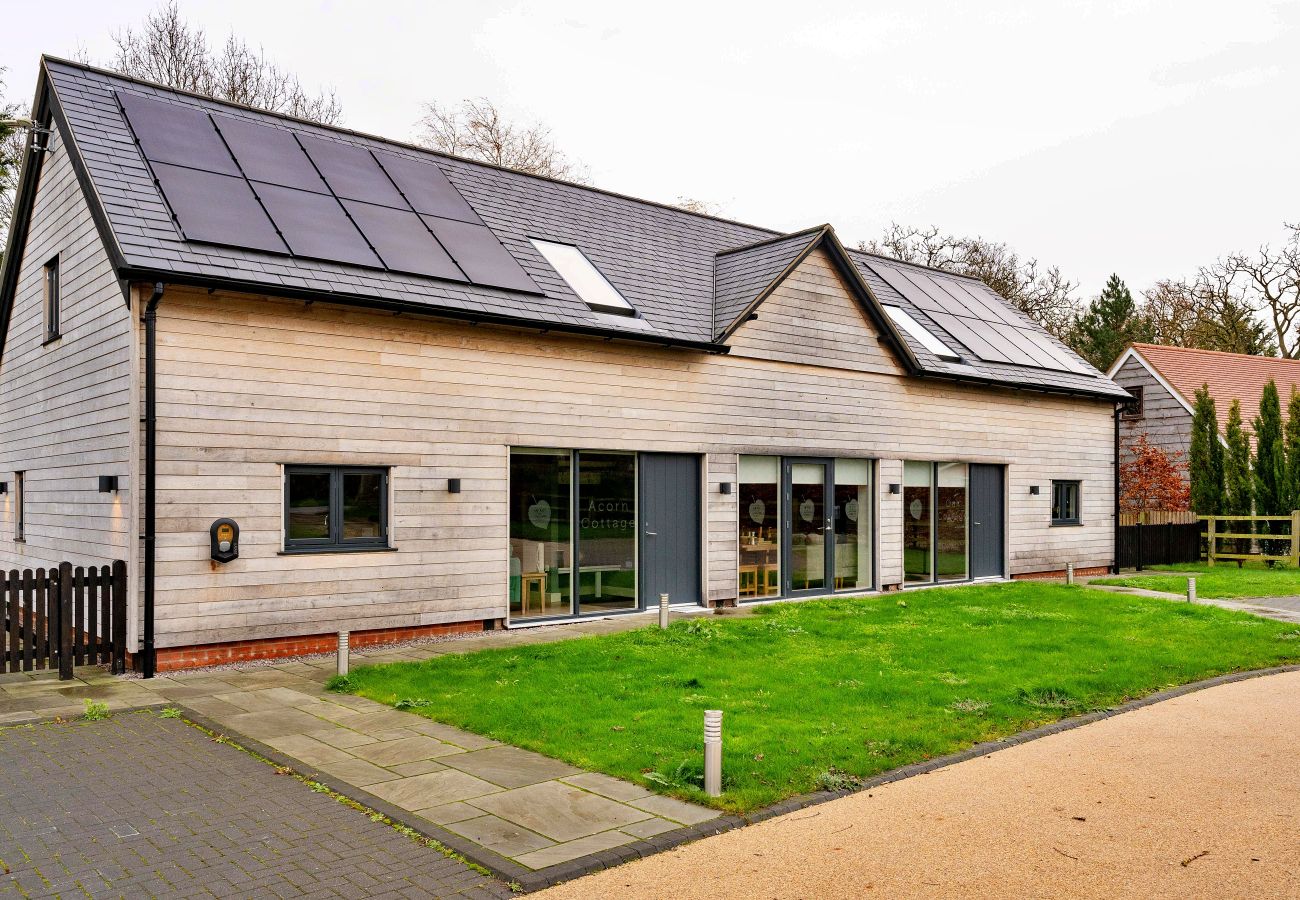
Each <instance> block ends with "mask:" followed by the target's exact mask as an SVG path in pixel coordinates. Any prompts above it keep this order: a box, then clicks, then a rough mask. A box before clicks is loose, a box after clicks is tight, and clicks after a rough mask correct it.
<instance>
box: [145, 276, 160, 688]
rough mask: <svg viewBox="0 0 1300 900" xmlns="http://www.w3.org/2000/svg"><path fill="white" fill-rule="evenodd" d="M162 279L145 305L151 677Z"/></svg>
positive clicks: (148, 668)
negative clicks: (159, 325)
mask: <svg viewBox="0 0 1300 900" xmlns="http://www.w3.org/2000/svg"><path fill="white" fill-rule="evenodd" d="M162 297H163V283H162V282H161V281H159V282H157V283H155V284H154V286H153V296H151V297H150V298H149V303H148V304H147V305H146V306H145V308H144V534H143V535H141V537H142V539H143V540H144V666H143V669H144V673H143V674H144V677H145V678H153V676H154V672H155V671H156V669H157V654H156V653H155V651H154V566H155V563H156V562H157V559H156V557H157V552H156V548H157V542H158V536H157V522H158V505H157V494H156V491H157V481H158V435H157V424H158V411H157V403H156V399H157V398H156V394H157V392H158V353H157V345H158V304H159V303H161V302H162Z"/></svg>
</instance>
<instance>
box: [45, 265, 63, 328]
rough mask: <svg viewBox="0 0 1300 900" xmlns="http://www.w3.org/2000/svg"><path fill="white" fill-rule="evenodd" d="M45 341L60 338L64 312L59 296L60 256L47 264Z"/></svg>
mask: <svg viewBox="0 0 1300 900" xmlns="http://www.w3.org/2000/svg"><path fill="white" fill-rule="evenodd" d="M44 284H45V341H44V342H45V343H47V344H48V343H50V341H56V340H58V339H59V334H60V331H59V328H60V321H59V320H60V317H61V314H62V309H61V299H60V297H59V258H58V257H57V256H56V257H54V258H53V259H51V260H50V261H49V262H47V263H46V264H45V281H44Z"/></svg>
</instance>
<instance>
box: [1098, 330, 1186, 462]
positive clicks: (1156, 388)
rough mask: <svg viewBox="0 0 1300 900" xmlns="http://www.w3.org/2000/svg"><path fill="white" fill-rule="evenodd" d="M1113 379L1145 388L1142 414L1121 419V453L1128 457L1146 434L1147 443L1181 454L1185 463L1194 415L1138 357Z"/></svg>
mask: <svg viewBox="0 0 1300 900" xmlns="http://www.w3.org/2000/svg"><path fill="white" fill-rule="evenodd" d="M1112 380H1113V381H1114V382H1115V383H1116V384H1118V385H1119V386H1120V387H1122V388H1125V389H1131V388H1138V387H1140V388H1142V389H1143V393H1142V415H1141V416H1139V417H1137V418H1128V417H1124V418H1121V419H1120V426H1119V427H1120V443H1121V448H1122V450H1121V453H1122V454H1123V457H1125V458H1127V457H1128V456H1129V455H1130V454H1131V453H1132V446H1133V441H1134V440H1136V439H1137V436H1138V435H1139V434H1145V435H1146V436H1147V441H1148V442H1149V443H1150V444H1151V445H1152V446H1155V447H1159V448H1160V449H1161V450H1164V451H1166V452H1168V453H1177V454H1180V455H1181V456H1182V457H1183V459H1184V461H1185V460H1186V456H1187V448H1188V447H1189V446H1190V445H1191V442H1192V414H1191V413H1190V412H1188V411H1187V407H1186V406H1184V405H1183V403H1182V401H1181V400H1179V399H1178V398H1177V397H1175V396H1174V395H1173V394H1172V393H1170V391H1169V389H1168V388H1166V387H1165V386H1164V385H1163V384H1161V383H1160V380H1159V379H1158V378H1156V377H1155V375H1153V374H1151V370H1150V369H1148V368H1147V367H1146V366H1145V365H1144V364H1143V363H1142V362H1141V361H1140V360H1139V359H1138V358H1137V356H1136V355H1132V356H1130V357H1129V358H1128V360H1127V361H1126V362H1125V363H1124V365H1122V366H1120V367H1119V369H1117V370H1116V372H1115V374H1114V376H1113V377H1112Z"/></svg>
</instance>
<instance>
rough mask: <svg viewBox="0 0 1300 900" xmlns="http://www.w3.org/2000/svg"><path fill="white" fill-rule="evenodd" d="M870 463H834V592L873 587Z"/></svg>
mask: <svg viewBox="0 0 1300 900" xmlns="http://www.w3.org/2000/svg"><path fill="white" fill-rule="evenodd" d="M871 468H872V467H871V460H868V459H837V460H835V510H834V516H833V519H834V521H835V590H837V591H842V590H850V589H853V588H857V589H860V590H869V589H870V588H871V587H872V579H871V564H872V546H871V537H872V522H871V519H872V515H871V513H872V509H873V503H874V501H873V496H872V491H871V481H872V479H871Z"/></svg>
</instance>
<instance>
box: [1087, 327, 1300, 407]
mask: <svg viewBox="0 0 1300 900" xmlns="http://www.w3.org/2000/svg"><path fill="white" fill-rule="evenodd" d="M1131 351H1132V353H1133V354H1134V355H1136V356H1139V357H1141V359H1142V360H1143V361H1144V362H1145V363H1146V364H1147V367H1148V368H1150V369H1151V370H1153V371H1154V372H1155V373H1156V374H1157V375H1159V376H1160V378H1161V379H1162V380H1163V381H1164V382H1165V384H1166V385H1168V386H1169V387H1170V388H1171V389H1172V390H1173V391H1174V393H1175V394H1176V395H1177V397H1178V399H1179V400H1181V401H1182V402H1183V404H1184V405H1185V406H1186V407H1187V408H1188V409H1189V410H1190V409H1191V408H1192V407H1193V405H1194V404H1195V402H1196V392H1197V391H1199V390H1200V389H1201V386H1202V385H1208V386H1209V389H1210V396H1211V397H1213V398H1214V408H1215V412H1216V413H1217V414H1218V417H1219V427H1220V428H1223V427H1224V426H1225V424H1226V423H1227V421H1228V409H1229V407H1231V406H1232V401H1233V400H1240V401H1241V411H1242V417H1243V418H1244V419H1246V420H1247V421H1249V420H1250V418H1251V416H1252V415H1254V413H1255V411H1257V410H1258V409H1259V398H1260V396H1261V395H1262V394H1263V393H1264V385H1266V384H1268V382H1269V379H1272V380H1273V381H1274V382H1275V383H1276V384H1277V390H1278V393H1279V394H1281V396H1282V405H1283V406H1285V405H1286V402H1287V398H1288V397H1289V396H1290V394H1291V391H1292V389H1293V388H1294V389H1296V390H1300V360H1295V359H1278V358H1277V357H1275V356H1251V355H1250V354H1247V353H1224V352H1222V351H1220V350H1195V349H1192V348H1190V347H1165V346H1162V345H1160V344H1134V345H1133V346H1132V347H1131ZM1128 356H1129V353H1128V352H1125V353H1124V354H1121V355H1120V358H1119V359H1117V360H1116V361H1115V363H1114V365H1112V366H1111V374H1114V373H1115V372H1118V371H1119V367H1120V366H1122V365H1123V364H1124V362H1125V361H1126V360H1127V359H1128Z"/></svg>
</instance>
